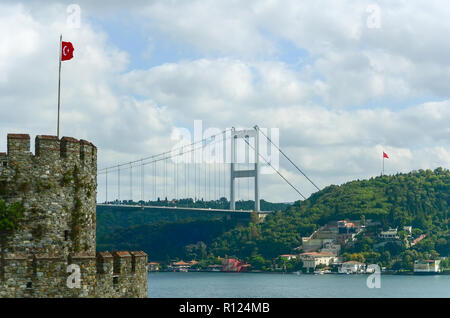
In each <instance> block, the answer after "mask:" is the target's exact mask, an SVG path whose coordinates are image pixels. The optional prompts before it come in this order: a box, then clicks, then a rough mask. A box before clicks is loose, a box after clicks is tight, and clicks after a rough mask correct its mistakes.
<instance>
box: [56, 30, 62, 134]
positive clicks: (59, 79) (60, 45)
mask: <svg viewBox="0 0 450 318" xmlns="http://www.w3.org/2000/svg"><path fill="white" fill-rule="evenodd" d="M61 47H62V34H61V35H60V36H59V76H58V125H57V136H58V138H59V112H60V100H61V99H60V96H61V54H62V50H61Z"/></svg>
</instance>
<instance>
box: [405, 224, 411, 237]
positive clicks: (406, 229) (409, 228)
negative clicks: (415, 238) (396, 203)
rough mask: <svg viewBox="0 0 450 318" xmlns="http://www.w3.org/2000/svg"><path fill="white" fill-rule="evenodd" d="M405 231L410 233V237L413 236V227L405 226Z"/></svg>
mask: <svg viewBox="0 0 450 318" xmlns="http://www.w3.org/2000/svg"><path fill="white" fill-rule="evenodd" d="M403 231H406V232H408V233H409V235H411V234H412V226H404V227H403Z"/></svg>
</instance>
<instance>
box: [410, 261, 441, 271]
mask: <svg viewBox="0 0 450 318" xmlns="http://www.w3.org/2000/svg"><path fill="white" fill-rule="evenodd" d="M440 263H441V261H440V260H416V261H414V273H416V274H434V273H439V272H440V271H441V268H440V265H441V264H440Z"/></svg>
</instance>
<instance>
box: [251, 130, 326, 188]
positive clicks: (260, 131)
mask: <svg viewBox="0 0 450 318" xmlns="http://www.w3.org/2000/svg"><path fill="white" fill-rule="evenodd" d="M255 128H257V131H259V132H261V134H263V136H264V137H266V139H267V140H268V141H269V142H270V143H271V144H272V145H274V146H275V147H276V148H277V149H278V151H279V152H281V154H282V155H283V156H284V157H285V158H286V159H287V160H289V162H290V163H291V164H292V165H293V166H294V167H295V168H296V169H297V170H298V171H299V172H300V173H301V174H302V175H303V176H305V178H306V179H308V181H309V182H311V183H312V185H313V186H315V187H316V189H317V190H319V191H320V188H319V187H318V186H317V185H316V184H315V183H314V182H313V181H312V180H311V179H310V178H308V176H307V175H306V174H305V173H304V172H303V171H302V170H301V169H300V168H299V167H298V166H297V165H296V164H295V163H294V162H293V161H292V160H291V159H290V158H289V157H288V156H287V155H286V154H285V153H284V152H283V151H282V150H281V149H280V147H278V146H277V145H276V144H275V143H274V142H272V140H271V139H270V138H269V137H268V136H267V135H266V134H265V133H264V132H263V131H261V130H260V129H259V128H258V126H255Z"/></svg>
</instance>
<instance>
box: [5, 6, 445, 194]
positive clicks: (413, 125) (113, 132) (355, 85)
mask: <svg viewBox="0 0 450 318" xmlns="http://www.w3.org/2000/svg"><path fill="white" fill-rule="evenodd" d="M70 4H71V1H67V2H65V1H59V2H57V1H30V2H17V1H5V0H2V1H1V2H0V114H1V116H0V151H6V134H7V133H13V132H18V133H19V132H20V133H29V134H31V135H32V139H34V136H35V135H37V134H51V135H54V134H56V132H55V131H56V109H57V82H58V41H59V34H61V33H62V34H63V39H64V40H66V41H71V42H72V43H73V44H74V46H75V53H74V55H75V57H74V59H72V60H71V61H67V62H63V65H62V96H61V100H62V128H61V134H62V135H64V136H73V137H76V138H79V139H81V138H83V139H87V140H90V141H92V142H93V143H95V145H96V146H97V147H98V148H99V168H102V167H107V166H111V165H114V164H117V163H119V162H126V161H129V160H135V159H139V158H141V157H145V156H149V155H152V154H157V153H160V152H163V151H165V150H169V149H170V148H171V147H172V146H173V145H174V144H175V143H176V142H177V141H176V140H174V138H173V136H174V135H176V134H174V129H175V128H177V127H178V128H187V129H189V130H192V129H193V125H194V120H202V121H203V126H204V128H209V127H217V128H219V129H225V128H228V127H231V126H235V127H252V126H254V125H255V124H257V125H259V126H260V127H267V128H279V133H280V136H279V142H280V145H281V147H282V148H283V149H284V150H285V152H286V153H288V154H289V155H290V157H291V158H292V159H293V160H294V161H295V162H296V163H297V164H298V165H299V166H300V167H301V168H303V169H304V171H305V172H306V173H307V174H308V175H309V176H310V177H311V178H312V179H313V180H314V181H315V182H316V183H317V184H318V185H319V186H320V187H324V186H327V185H329V184H341V183H343V182H346V181H350V180H353V179H357V178H367V177H372V176H377V175H379V174H380V172H381V166H382V160H381V158H382V151H383V150H384V151H385V152H386V153H388V155H389V156H390V159H389V160H386V161H385V164H386V166H385V172H386V173H388V174H392V173H396V172H408V171H411V170H413V169H421V168H423V169H425V168H432V169H433V168H436V167H438V166H442V167H446V168H449V166H450V124H449V123H450V64H449V57H450V42H449V41H448V37H449V34H450V6H448V4H447V3H446V1H395V2H393V1H344V0H341V1H334V0H330V1H317V0H316V1H296V0H286V1H282V0H280V1H274V0H255V1H249V0H246V1H231V0H227V1H225V0H224V1H218V0H216V1H209V0H202V1H175V0H174V1H167V0H161V1H132V2H123V1H96V2H95V4H94V3H93V1H84V0H83V1H78V2H77V3H76V4H77V6H71V7H70V6H69V5H70ZM77 8H79V9H80V12H79V13H80V21H79V22H80V23H79V25H77V12H78V10H77ZM280 169H281V171H282V173H283V174H285V175H286V176H287V178H289V179H290V180H291V181H292V183H294V184H295V185H296V186H298V188H299V189H300V190H301V191H303V192H304V194H305V195H309V194H310V193H311V192H312V191H314V188H313V187H312V186H311V185H310V184H308V182H306V181H305V180H304V178H302V177H301V176H299V175H298V174H297V173H296V172H295V170H294V169H293V168H292V167H291V166H289V165H287V164H286V162H284V161H281V167H280ZM112 178H113V177H111V180H112ZM124 178H125V177H124ZM148 178H151V176H148ZM136 179H137V178H135V180H136ZM148 181H149V182H151V180H150V179H148ZM111 182H113V181H111ZM241 182H243V184H244V190H243V191H242V192H243V193H244V192H245V193H246V192H247V190H246V189H247V185H246V181H241ZM102 183H103V179H102V180H99V184H100V187H99V191H100V195H99V199H100V200H102V199H103V198H104V196H103V191H104V190H103V188H102V187H103V184H102ZM111 187H112V186H111ZM134 187H136V188H135V189H134V190H133V193H135V194H136V196H137V193H138V191H139V190H138V187H139V184H136V185H134ZM192 188H193V187H192V186H191V189H192ZM261 188H262V189H261V192H262V197H263V198H265V199H267V200H274V201H292V200H296V199H298V198H299V197H298V194H297V193H296V192H295V191H293V190H292V189H290V188H289V186H287V185H286V184H285V183H284V181H283V180H281V179H280V178H279V177H278V176H277V175H266V176H263V177H262V180H261ZM147 189H149V188H148V187H147ZM123 191H124V192H125V193H126V191H128V190H123ZM102 196H103V197H102ZM113 196H114V189H110V197H113ZM124 196H125V195H124ZM122 198H123V197H122ZM242 198H245V196H244V195H243V196H242ZM135 199H137V197H135Z"/></svg>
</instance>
